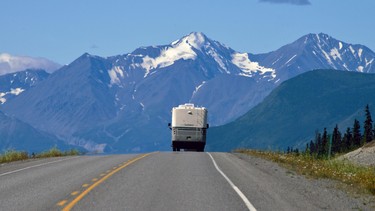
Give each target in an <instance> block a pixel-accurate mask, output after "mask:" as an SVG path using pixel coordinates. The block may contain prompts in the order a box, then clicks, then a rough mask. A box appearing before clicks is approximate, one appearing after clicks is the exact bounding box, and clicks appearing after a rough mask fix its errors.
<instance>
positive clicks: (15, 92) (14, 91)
mask: <svg viewBox="0 0 375 211" xmlns="http://www.w3.org/2000/svg"><path fill="white" fill-rule="evenodd" d="M23 91H25V90H24V89H22V88H15V89H10V91H9V92H0V103H1V104H4V103H5V102H6V101H7V99H6V98H4V97H5V96H6V95H8V94H12V95H16V96H17V95H19V94H21V93H22V92H23Z"/></svg>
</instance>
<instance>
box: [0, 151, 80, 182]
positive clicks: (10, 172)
mask: <svg viewBox="0 0 375 211" xmlns="http://www.w3.org/2000/svg"><path fill="white" fill-rule="evenodd" d="M78 157H79V156H77V157H70V158H65V159H61V160H55V161H51V162H47V163H41V164H38V165H34V166H28V167H25V168H22V169H17V170H14V171H9V172H5V173H2V174H0V177H2V176H5V175H8V174H13V173H16V172H19V171H23V170H27V169H31V168H35V167H39V166H45V165H48V164H51V163H57V162H61V161H64V160H70V159H73V158H78Z"/></svg>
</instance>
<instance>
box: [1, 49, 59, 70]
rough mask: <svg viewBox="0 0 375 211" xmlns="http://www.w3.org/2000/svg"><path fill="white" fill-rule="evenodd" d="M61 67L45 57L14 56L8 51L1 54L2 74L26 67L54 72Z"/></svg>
mask: <svg viewBox="0 0 375 211" xmlns="http://www.w3.org/2000/svg"><path fill="white" fill-rule="evenodd" d="M60 67H61V65H59V64H57V63H55V62H53V61H50V60H48V59H45V58H35V57H28V56H13V55H10V54H7V53H2V54H0V75H5V74H8V73H14V72H18V71H23V70H26V69H44V70H46V71H47V72H53V71H55V70H57V69H58V68H60Z"/></svg>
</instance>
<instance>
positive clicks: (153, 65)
mask: <svg viewBox="0 0 375 211" xmlns="http://www.w3.org/2000/svg"><path fill="white" fill-rule="evenodd" d="M111 59H112V60H113V61H114V63H115V65H118V66H120V67H118V68H117V70H121V69H123V68H121V66H124V67H126V68H125V69H128V70H131V69H143V71H144V77H147V76H149V75H151V74H154V73H155V72H156V71H158V70H162V69H163V68H166V67H169V66H171V65H174V64H175V63H176V62H177V61H180V60H184V61H186V60H192V61H196V60H199V62H204V63H209V64H210V65H205V66H207V67H208V68H209V69H208V68H206V67H205V68H206V69H204V70H203V71H204V72H205V74H206V75H207V76H209V77H212V76H214V75H217V74H221V73H226V74H234V75H241V76H246V77H253V76H259V75H261V76H262V77H259V78H273V77H275V75H274V73H275V72H274V70H273V69H271V68H265V67H262V66H260V65H259V64H258V63H257V62H252V61H251V60H250V59H249V57H248V54H247V53H239V52H235V51H234V50H233V49H231V48H229V47H226V46H225V45H223V44H221V43H219V42H217V41H214V40H211V39H209V38H207V36H206V35H204V34H203V33H199V32H193V33H190V34H189V35H187V36H185V37H183V38H181V39H179V40H176V41H174V42H172V43H171V44H169V45H164V46H152V47H146V48H140V49H137V50H135V51H134V52H133V53H131V54H126V55H124V56H117V57H112V58H111ZM118 74H120V75H117V76H116V77H118V76H122V75H123V74H122V75H121V73H120V72H118ZM111 75H112V76H113V77H114V76H115V75H114V72H111Z"/></svg>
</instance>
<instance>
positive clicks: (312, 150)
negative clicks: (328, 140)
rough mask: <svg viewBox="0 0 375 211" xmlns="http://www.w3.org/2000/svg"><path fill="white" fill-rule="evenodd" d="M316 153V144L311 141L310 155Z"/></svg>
mask: <svg viewBox="0 0 375 211" xmlns="http://www.w3.org/2000/svg"><path fill="white" fill-rule="evenodd" d="M315 153H316V151H315V144H314V142H313V141H312V140H311V141H310V155H312V154H315Z"/></svg>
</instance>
